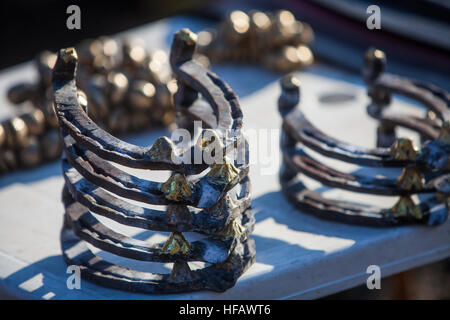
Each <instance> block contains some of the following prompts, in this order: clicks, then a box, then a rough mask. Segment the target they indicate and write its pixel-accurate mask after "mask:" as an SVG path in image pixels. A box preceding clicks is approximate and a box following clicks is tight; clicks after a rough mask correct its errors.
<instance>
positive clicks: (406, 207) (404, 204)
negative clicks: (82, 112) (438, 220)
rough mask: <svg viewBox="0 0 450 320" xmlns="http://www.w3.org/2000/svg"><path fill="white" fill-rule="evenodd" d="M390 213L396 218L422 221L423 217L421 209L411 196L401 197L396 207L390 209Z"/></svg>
mask: <svg viewBox="0 0 450 320" xmlns="http://www.w3.org/2000/svg"><path fill="white" fill-rule="evenodd" d="M389 212H390V213H391V214H392V215H393V216H394V217H396V218H397V217H407V216H411V217H414V218H416V219H422V217H423V216H422V211H421V210H420V207H419V206H418V205H416V204H415V203H414V201H413V200H412V199H411V197H409V196H401V197H400V199H399V200H398V201H397V202H396V203H395V204H394V206H393V207H392V208H390V209H389Z"/></svg>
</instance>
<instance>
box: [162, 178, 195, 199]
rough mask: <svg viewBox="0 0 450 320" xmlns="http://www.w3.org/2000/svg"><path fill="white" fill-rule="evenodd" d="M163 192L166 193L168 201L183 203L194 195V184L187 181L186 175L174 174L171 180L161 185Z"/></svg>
mask: <svg viewBox="0 0 450 320" xmlns="http://www.w3.org/2000/svg"><path fill="white" fill-rule="evenodd" d="M161 191H162V192H164V194H165V196H166V199H168V200H172V201H181V200H184V199H185V198H186V197H190V196H191V195H192V192H193V191H194V184H193V183H192V182H191V181H189V180H188V179H187V177H186V175H185V174H183V173H176V172H174V173H172V175H171V176H170V177H169V179H168V180H167V181H166V182H164V183H163V184H162V185H161Z"/></svg>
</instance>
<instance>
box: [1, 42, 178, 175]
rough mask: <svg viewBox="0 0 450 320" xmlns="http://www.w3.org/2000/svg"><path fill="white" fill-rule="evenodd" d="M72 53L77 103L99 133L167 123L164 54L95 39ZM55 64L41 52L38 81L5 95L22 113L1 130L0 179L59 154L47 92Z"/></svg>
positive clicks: (169, 97)
mask: <svg viewBox="0 0 450 320" xmlns="http://www.w3.org/2000/svg"><path fill="white" fill-rule="evenodd" d="M77 52H78V54H79V68H78V73H77V88H78V95H79V96H80V103H81V104H82V105H84V106H86V105H87V104H89V110H88V114H89V117H91V118H92V119H94V120H95V121H96V123H97V124H98V125H99V126H100V127H102V128H104V129H105V130H107V131H108V132H111V133H113V134H123V133H128V132H131V131H136V130H142V129H145V128H149V127H153V126H161V125H167V124H169V123H172V121H173V117H174V108H173V94H174V92H175V91H176V81H175V80H174V79H173V77H172V75H171V72H170V68H169V63H168V57H167V55H166V54H165V52H164V51H162V50H156V51H154V52H151V53H150V52H148V50H146V48H145V47H144V45H143V44H142V42H141V41H140V40H138V39H124V41H123V42H122V44H120V43H119V42H118V41H116V40H114V39H111V38H108V37H100V38H98V39H95V40H85V41H83V42H82V43H80V44H79V45H78V46H77ZM55 61H56V54H54V53H52V52H49V51H44V52H42V53H41V54H40V55H39V56H38V57H37V58H36V60H35V66H36V69H37V71H38V75H39V79H38V81H37V82H35V83H28V82H25V83H19V84H17V85H14V86H13V87H11V88H10V89H9V91H8V99H9V101H10V102H11V103H13V104H16V105H18V107H20V108H21V109H23V110H22V111H21V114H19V115H18V116H15V117H12V118H10V119H8V120H6V121H4V122H3V123H1V124H0V174H1V173H5V172H9V171H12V170H14V169H16V168H20V167H33V166H36V165H38V164H40V163H43V162H45V161H48V160H53V159H56V158H58V157H59V156H60V154H61V148H62V143H61V138H60V136H59V134H58V120H57V117H56V114H55V110H54V105H53V90H52V86H51V70H52V68H53V66H54V64H55ZM155 106H158V107H157V108H156V107H155Z"/></svg>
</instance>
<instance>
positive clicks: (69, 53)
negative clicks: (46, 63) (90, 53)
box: [60, 47, 78, 63]
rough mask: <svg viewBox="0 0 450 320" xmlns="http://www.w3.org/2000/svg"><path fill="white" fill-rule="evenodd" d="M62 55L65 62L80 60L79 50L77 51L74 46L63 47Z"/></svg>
mask: <svg viewBox="0 0 450 320" xmlns="http://www.w3.org/2000/svg"><path fill="white" fill-rule="evenodd" d="M60 55H61V58H62V59H63V60H64V62H65V63H68V62H70V61H77V60H78V56H77V52H76V50H75V48H72V47H71V48H66V49H61V51H60Z"/></svg>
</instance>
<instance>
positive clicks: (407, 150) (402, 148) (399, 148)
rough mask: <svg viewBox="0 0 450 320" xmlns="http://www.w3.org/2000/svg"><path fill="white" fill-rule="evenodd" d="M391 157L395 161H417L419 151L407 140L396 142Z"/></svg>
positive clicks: (402, 139) (401, 139)
mask: <svg viewBox="0 0 450 320" xmlns="http://www.w3.org/2000/svg"><path fill="white" fill-rule="evenodd" d="M391 157H392V158H393V159H395V160H416V157H417V151H416V150H415V148H414V143H413V141H412V140H411V139H407V138H400V139H397V140H395V142H394V143H393V145H392V147H391Z"/></svg>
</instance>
